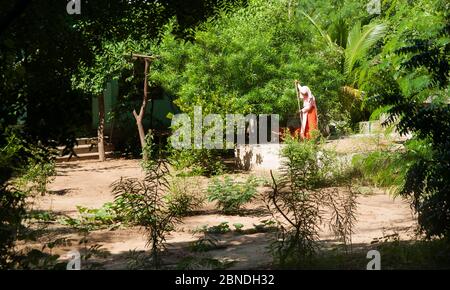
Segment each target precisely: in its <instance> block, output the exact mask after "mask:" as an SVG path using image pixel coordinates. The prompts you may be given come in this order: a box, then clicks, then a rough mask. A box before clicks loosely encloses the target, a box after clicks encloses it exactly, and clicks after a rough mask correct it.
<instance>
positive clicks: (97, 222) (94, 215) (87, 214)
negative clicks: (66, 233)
mask: <svg viewBox="0 0 450 290" xmlns="http://www.w3.org/2000/svg"><path fill="white" fill-rule="evenodd" d="M77 210H78V213H79V218H71V217H65V218H63V219H62V220H61V223H62V224H64V225H68V226H70V227H73V228H76V229H85V230H88V231H92V230H95V229H100V228H104V227H108V228H109V229H114V228H115V227H117V226H118V225H119V223H120V221H121V219H120V216H119V215H118V214H117V211H118V210H119V209H118V207H117V206H116V205H115V204H113V203H111V202H108V203H105V204H104V205H103V206H102V207H101V208H98V209H90V208H87V207H82V206H77Z"/></svg>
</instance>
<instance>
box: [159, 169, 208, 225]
mask: <svg viewBox="0 0 450 290" xmlns="http://www.w3.org/2000/svg"><path fill="white" fill-rule="evenodd" d="M199 188H200V184H199V183H198V182H195V181H194V180H193V179H192V178H188V177H175V178H173V179H171V184H170V193H169V194H168V195H166V196H165V197H164V198H165V200H166V202H167V204H168V206H169V210H170V211H171V212H173V213H175V215H177V216H179V217H184V216H188V215H190V214H192V212H193V211H195V210H197V209H198V208H200V207H201V205H202V204H203V203H204V200H205V199H204V196H203V195H202V194H203V193H202V192H201V190H200V189H199Z"/></svg>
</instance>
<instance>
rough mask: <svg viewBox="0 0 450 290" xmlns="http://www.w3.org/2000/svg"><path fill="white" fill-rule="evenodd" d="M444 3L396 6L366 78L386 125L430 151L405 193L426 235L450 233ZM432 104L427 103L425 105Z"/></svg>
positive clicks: (412, 169)
mask: <svg viewBox="0 0 450 290" xmlns="http://www.w3.org/2000/svg"><path fill="white" fill-rule="evenodd" d="M448 8H449V7H448V3H446V2H445V1H426V0H422V1H415V2H414V3H412V2H411V3H400V2H396V3H393V5H392V6H391V7H390V9H389V13H388V15H387V16H389V17H387V19H388V20H389V23H390V25H391V26H392V28H391V30H392V31H391V33H390V34H389V35H388V37H386V39H385V45H384V46H383V49H382V52H381V54H380V56H379V62H378V64H377V65H375V66H371V67H368V68H366V70H365V71H364V72H363V73H362V74H361V79H360V83H361V86H363V87H364V89H365V90H366V91H367V93H368V97H367V102H369V103H371V104H373V106H374V107H388V108H389V109H388V114H389V118H388V119H387V121H386V124H388V125H389V124H393V123H395V122H398V123H397V126H396V127H397V130H398V131H399V132H400V133H402V134H406V133H412V134H413V135H414V136H415V138H416V139H418V140H422V141H423V142H425V143H428V144H427V147H429V149H428V152H429V154H426V155H424V156H418V158H417V159H416V160H415V161H414V162H413V164H411V166H409V167H408V170H407V172H406V180H405V183H404V186H403V187H402V188H401V190H400V193H401V194H402V195H403V196H407V197H411V198H412V199H413V206H414V208H415V210H416V211H417V213H418V216H419V224H420V228H421V230H422V231H423V232H424V233H425V234H426V235H427V236H428V237H432V236H447V235H448V234H449V233H450V210H449V204H450V202H449V194H448V193H449V192H450V189H449V185H448V182H447V180H449V178H450V175H449V174H450V163H449V160H450V151H449V148H450V147H449V146H448V144H449V143H450V140H449V138H450V137H449V136H450V134H449V132H450V107H449V106H448V96H449V92H448V90H449V82H448V80H449V78H448V75H449V67H450V66H449V59H448V55H449V49H450V41H449V39H450V38H449V23H448V11H449V10H448ZM425 101H426V102H428V104H424V102H425Z"/></svg>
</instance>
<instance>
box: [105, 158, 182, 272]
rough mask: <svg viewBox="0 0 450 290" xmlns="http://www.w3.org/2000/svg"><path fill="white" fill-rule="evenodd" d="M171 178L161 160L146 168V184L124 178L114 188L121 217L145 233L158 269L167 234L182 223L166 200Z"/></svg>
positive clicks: (153, 261) (152, 261) (115, 183)
mask: <svg viewBox="0 0 450 290" xmlns="http://www.w3.org/2000/svg"><path fill="white" fill-rule="evenodd" d="M168 174H169V169H168V167H167V164H166V163H165V162H164V161H162V160H160V159H159V160H157V161H155V163H154V164H153V166H152V167H151V168H147V171H146V176H145V178H144V179H143V180H138V179H136V178H121V179H120V180H117V181H116V182H114V183H113V184H112V185H111V187H112V192H113V194H114V195H115V196H116V209H117V212H118V213H120V216H121V217H122V218H123V219H124V220H125V221H127V222H129V223H131V224H134V225H137V226H142V227H143V228H144V229H145V231H146V234H147V236H148V244H149V245H150V246H151V263H152V266H153V267H155V268H159V267H160V265H161V260H160V255H159V253H160V252H161V250H162V249H163V248H164V242H165V238H166V236H167V234H168V233H170V232H171V231H173V229H174V226H175V224H176V223H177V222H178V221H179V220H178V217H177V216H176V214H175V213H174V212H172V211H171V210H170V209H171V208H170V205H169V204H168V202H167V201H166V200H165V199H164V195H165V194H166V193H167V192H168V191H169V183H168V180H167V177H168Z"/></svg>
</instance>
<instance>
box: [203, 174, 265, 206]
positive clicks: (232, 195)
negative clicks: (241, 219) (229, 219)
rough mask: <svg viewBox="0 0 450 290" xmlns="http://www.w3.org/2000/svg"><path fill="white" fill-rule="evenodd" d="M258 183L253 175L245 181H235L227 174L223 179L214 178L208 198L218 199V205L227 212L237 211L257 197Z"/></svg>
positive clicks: (209, 188) (209, 187) (209, 186)
mask: <svg viewBox="0 0 450 290" xmlns="http://www.w3.org/2000/svg"><path fill="white" fill-rule="evenodd" d="M257 185H258V181H257V179H255V178H254V177H253V176H251V177H250V178H248V179H247V180H246V181H245V182H237V181H233V179H232V178H231V177H229V176H225V178H224V179H223V181H221V180H220V179H218V178H214V179H213V181H212V184H209V185H208V200H209V201H217V207H218V208H219V209H221V210H222V211H223V212H224V213H225V214H232V213H236V212H237V211H239V209H240V208H241V207H242V206H243V205H244V204H246V203H248V202H249V201H250V200H252V199H253V198H254V197H255V195H256V193H257V191H256V187H257Z"/></svg>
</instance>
